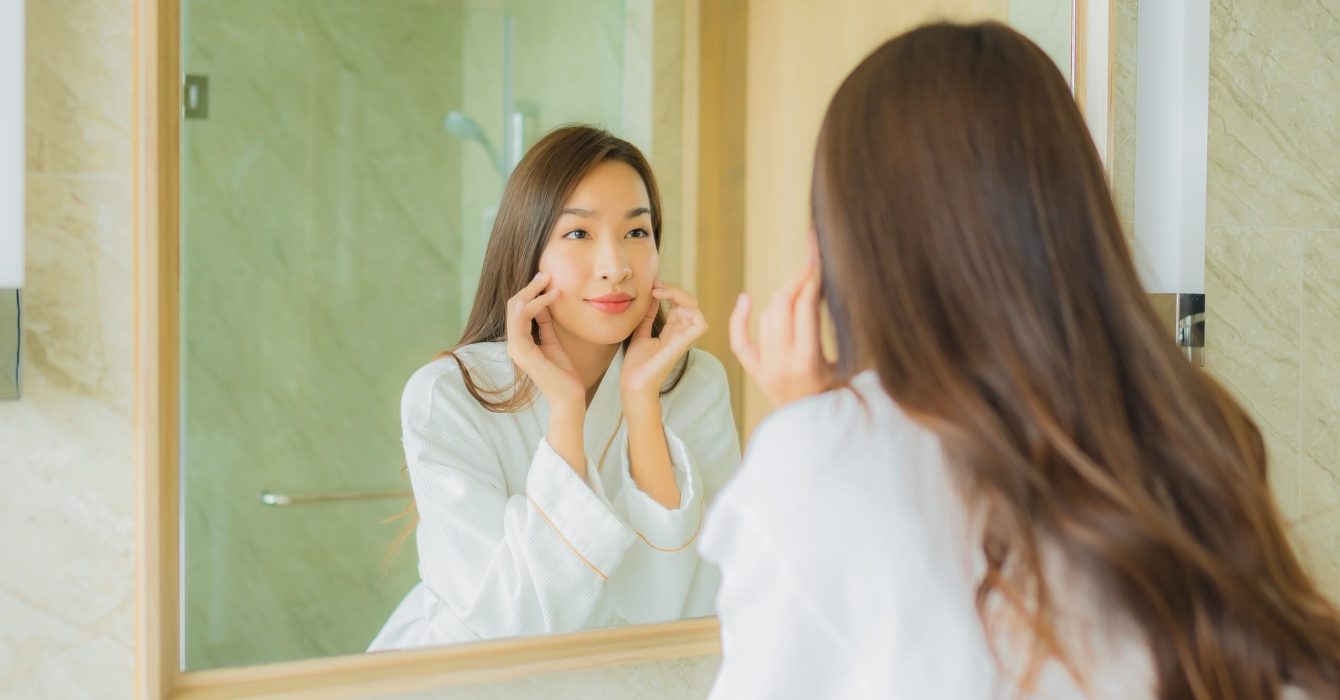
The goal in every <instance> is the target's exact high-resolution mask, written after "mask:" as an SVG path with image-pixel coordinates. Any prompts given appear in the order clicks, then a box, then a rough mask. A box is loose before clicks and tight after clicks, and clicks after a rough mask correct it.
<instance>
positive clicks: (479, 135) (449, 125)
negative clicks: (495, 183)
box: [442, 110, 503, 175]
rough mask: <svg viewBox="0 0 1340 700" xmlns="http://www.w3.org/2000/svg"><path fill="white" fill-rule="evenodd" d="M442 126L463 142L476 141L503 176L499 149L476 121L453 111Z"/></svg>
mask: <svg viewBox="0 0 1340 700" xmlns="http://www.w3.org/2000/svg"><path fill="white" fill-rule="evenodd" d="M442 126H444V127H446V129H447V131H450V132H451V134H452V135H453V136H455V137H456V138H458V139H461V140H462V141H474V142H475V143H478V144H479V145H480V146H481V147H483V149H484V151H485V152H486V153H487V154H488V157H489V160H491V161H493V167H494V168H496V169H497V170H498V174H499V175H502V174H503V159H502V155H500V154H499V153H498V149H496V148H494V147H493V144H492V143H490V142H489V137H488V136H487V135H485V134H484V130H483V129H481V128H479V124H478V123H476V122H475V120H473V119H471V118H470V117H468V116H466V115H465V114H463V113H461V112H457V111H454V110H453V111H451V112H449V113H448V114H447V116H446V118H445V119H443V120H442Z"/></svg>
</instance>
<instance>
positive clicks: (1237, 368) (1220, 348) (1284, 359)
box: [1205, 227, 1302, 518]
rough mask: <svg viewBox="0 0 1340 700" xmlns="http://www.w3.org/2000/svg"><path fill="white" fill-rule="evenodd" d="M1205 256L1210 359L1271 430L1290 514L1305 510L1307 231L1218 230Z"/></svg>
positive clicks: (1279, 492) (1274, 475)
mask: <svg viewBox="0 0 1340 700" xmlns="http://www.w3.org/2000/svg"><path fill="white" fill-rule="evenodd" d="M1206 238H1207V240H1206V245H1205V257H1206V271H1205V294H1206V299H1207V303H1206V321H1205V334H1206V338H1205V346H1206V347H1205V365H1206V368H1207V369H1208V370H1209V371H1210V372H1211V373H1212V374H1213V375H1214V376H1215V377H1217V378H1218V379H1219V380H1220V381H1221V382H1223V383H1224V384H1225V385H1226V386H1228V387H1229V388H1230V389H1231V390H1232V391H1233V393H1234V395H1235V396H1237V398H1238V400H1239V401H1241V402H1242V403H1243V405H1244V406H1246V408H1247V410H1248V411H1249V412H1250V414H1251V415H1252V417H1253V418H1254V419H1255V420H1256V421H1257V423H1258V424H1259V425H1260V426H1261V430H1262V431H1263V432H1264V433H1265V437H1266V444H1267V447H1268V449H1269V452H1270V464H1271V481H1272V485H1273V487H1274V490H1275V494H1276V498H1277V499H1278V501H1279V503H1280V506H1281V508H1282V509H1283V512H1284V513H1285V515H1286V517H1290V518H1292V517H1294V516H1296V514H1297V510H1298V484H1299V482H1298V474H1299V471H1298V469H1299V467H1298V385H1299V377H1300V375H1299V338H1298V331H1297V329H1298V322H1299V314H1300V312H1299V309H1298V294H1299V287H1300V283H1299V271H1300V269H1301V268H1300V265H1301V251H1302V247H1301V245H1302V242H1301V234H1299V233H1297V232H1293V231H1264V230H1256V229H1226V228H1222V227H1214V228H1211V229H1210V231H1209V232H1208V233H1207V236H1206Z"/></svg>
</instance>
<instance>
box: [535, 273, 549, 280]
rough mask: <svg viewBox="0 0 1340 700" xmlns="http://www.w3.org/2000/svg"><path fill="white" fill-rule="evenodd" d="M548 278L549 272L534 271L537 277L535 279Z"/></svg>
mask: <svg viewBox="0 0 1340 700" xmlns="http://www.w3.org/2000/svg"><path fill="white" fill-rule="evenodd" d="M548 278H549V273H548V272H537V273H535V279H537V280H542V279H548Z"/></svg>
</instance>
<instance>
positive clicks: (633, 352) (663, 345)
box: [619, 280, 707, 405]
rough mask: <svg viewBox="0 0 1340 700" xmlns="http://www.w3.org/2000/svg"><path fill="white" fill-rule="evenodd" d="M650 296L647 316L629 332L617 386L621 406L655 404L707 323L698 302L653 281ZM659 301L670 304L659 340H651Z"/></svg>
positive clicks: (681, 292) (682, 291) (675, 288)
mask: <svg viewBox="0 0 1340 700" xmlns="http://www.w3.org/2000/svg"><path fill="white" fill-rule="evenodd" d="M651 296H652V302H651V304H649V305H647V314H646V315H645V316H643V317H642V322H641V323H639V324H638V326H637V329H636V330H634V331H633V338H632V341H631V342H630V343H629V344H628V349H627V350H626V351H625V352H624V357H623V374H622V376H621V377H620V378H619V386H620V388H621V390H622V392H623V396H624V404H625V405H628V404H629V403H636V402H638V401H657V402H658V401H659V399H660V394H661V387H662V386H663V385H664V384H665V381H666V379H668V378H669V377H670V372H671V371H673V370H674V368H675V366H676V365H678V364H679V360H680V358H682V357H684V353H686V352H688V351H689V348H690V347H691V346H692V345H693V342H694V341H696V340H697V339H699V338H701V337H702V335H703V334H704V333H706V332H707V319H706V318H704V317H703V312H702V311H699V310H698V300H697V299H694V298H693V296H692V295H690V294H689V293H688V292H686V291H684V290H682V289H680V288H678V287H673V286H671V285H668V284H666V283H664V282H661V281H660V280H657V281H656V284H655V285H654V286H653V287H652V290H651ZM663 300H664V301H668V302H670V313H668V314H667V315H666V321H665V327H664V328H662V329H661V335H660V337H653V336H652V334H651V327H652V324H653V323H654V322H655V321H656V311H657V310H659V309H660V307H661V301H663Z"/></svg>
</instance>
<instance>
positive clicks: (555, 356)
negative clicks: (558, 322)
mask: <svg viewBox="0 0 1340 700" xmlns="http://www.w3.org/2000/svg"><path fill="white" fill-rule="evenodd" d="M548 284H549V275H548V274H546V273H543V272H541V273H539V274H537V275H535V279H533V280H531V282H530V284H528V285H526V286H525V287H524V288H522V290H521V291H520V292H517V293H516V296H513V297H512V298H511V299H508V300H507V356H508V357H510V358H512V362H514V363H516V366H517V368H519V369H520V370H521V371H522V372H525V373H526V376H528V377H530V380H531V381H532V382H534V383H535V386H536V388H537V389H539V390H540V393H541V394H543V395H544V397H545V398H546V399H548V401H549V403H550V405H552V406H556V407H562V408H571V409H573V410H580V411H581V413H583V414H584V413H585V411H586V386H585V385H584V384H583V383H582V379H581V377H580V376H579V375H578V374H577V370H576V369H575V368H574V367H573V364H572V360H571V359H570V358H568V355H567V353H566V352H564V351H563V346H562V345H559V343H558V336H557V335H555V333H554V323H553V319H552V318H551V317H550V315H549V308H548V307H549V305H550V304H552V303H553V302H554V300H555V299H558V295H559V290H558V289H557V288H554V289H550V290H549V291H544V292H543V293H541V292H542V291H543V290H544V288H545V286H546V285H548ZM532 320H533V321H535V323H536V324H537V325H538V326H539V329H540V342H539V344H536V343H535V338H534V337H533V336H532V335H531V330H530V329H531V326H530V323H531V321H532Z"/></svg>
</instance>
